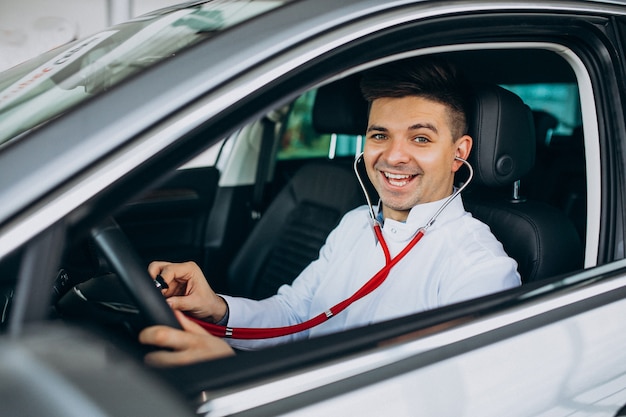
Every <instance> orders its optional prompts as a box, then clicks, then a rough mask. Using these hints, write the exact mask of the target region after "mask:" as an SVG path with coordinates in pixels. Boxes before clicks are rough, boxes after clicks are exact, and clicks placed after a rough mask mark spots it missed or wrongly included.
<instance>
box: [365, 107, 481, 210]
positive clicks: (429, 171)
mask: <svg viewBox="0 0 626 417" xmlns="http://www.w3.org/2000/svg"><path fill="white" fill-rule="evenodd" d="M454 139H456V138H453V137H452V133H451V131H450V118H449V113H448V108H447V107H446V106H445V105H443V104H440V103H438V102H435V101H432V100H428V99H425V98H422V97H417V96H407V97H402V98H379V99H376V100H374V101H373V102H372V105H371V108H370V114H369V122H368V127H367V139H366V141H365V147H364V152H363V159H364V161H365V166H366V169H367V175H368V177H369V178H370V181H371V182H372V184H373V185H374V187H375V188H376V191H378V195H379V196H380V198H381V200H382V204H383V215H384V216H385V218H391V219H395V220H399V221H404V220H406V218H407V216H408V214H409V211H410V210H411V208H413V207H414V206H416V205H417V204H421V203H428V202H431V201H437V200H440V199H442V198H445V197H447V196H449V195H450V194H451V193H452V185H453V181H454V173H455V172H456V171H457V170H458V169H459V167H460V166H461V164H462V163H461V162H459V161H455V159H454V158H455V156H458V157H460V158H463V159H466V158H467V157H468V156H469V151H470V148H471V146H472V139H471V138H470V137H469V136H467V135H465V136H462V137H461V138H459V139H457V140H456V141H455V140H454Z"/></svg>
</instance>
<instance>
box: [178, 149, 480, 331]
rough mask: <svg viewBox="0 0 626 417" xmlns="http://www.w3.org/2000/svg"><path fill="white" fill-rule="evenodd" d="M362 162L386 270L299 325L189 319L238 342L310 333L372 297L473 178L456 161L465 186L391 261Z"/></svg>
mask: <svg viewBox="0 0 626 417" xmlns="http://www.w3.org/2000/svg"><path fill="white" fill-rule="evenodd" d="M362 159H363V154H362V153H361V154H360V155H359V156H358V157H357V158H356V159H355V161H354V172H355V174H356V176H357V178H358V180H359V184H360V185H361V188H362V190H363V194H364V195H365V199H366V201H367V205H368V207H369V212H370V216H371V220H372V223H373V229H374V234H375V235H376V238H377V239H378V242H379V243H380V245H381V247H382V249H383V252H384V254H385V266H383V267H382V268H381V269H380V270H379V271H378V272H377V273H376V274H375V275H374V276H373V277H372V278H370V279H369V280H368V281H367V282H366V283H365V284H364V285H363V286H362V287H361V288H360V289H359V290H357V291H356V292H355V293H354V294H352V296H350V297H348V298H346V299H345V300H343V301H342V302H340V303H338V304H336V305H334V306H333V307H331V308H329V309H328V310H326V311H324V312H323V313H320V314H318V315H317V316H315V317H313V318H311V319H309V320H306V321H304V322H302V323H298V324H294V325H290V326H283V327H272V328H231V327H228V326H219V325H216V324H212V323H207V322H205V321H202V320H200V319H196V318H194V317H190V316H188V317H189V318H190V319H191V320H192V321H194V322H195V323H197V324H199V325H200V326H201V327H202V328H204V329H205V330H207V331H208V332H209V333H211V334H212V335H214V336H218V337H223V338H230V339H241V340H244V339H247V340H250V339H270V338H275V337H281V336H287V335H290V334H295V333H299V332H302V331H305V330H309V329H311V328H313V327H315V326H318V325H320V324H322V323H324V322H325V321H327V320H329V319H330V318H331V317H333V316H336V315H337V314H339V313H341V312H342V311H344V310H345V309H346V308H348V307H349V306H350V305H351V304H353V303H354V302H356V301H358V300H360V299H361V298H363V297H365V296H367V295H368V294H370V293H372V292H373V291H374V290H375V289H377V288H378V287H379V286H380V285H381V284H382V283H383V282H384V281H385V279H386V278H387V276H388V275H389V272H390V271H391V268H393V267H394V266H395V265H396V264H397V263H398V262H400V260H402V259H403V258H404V257H405V256H406V254H408V253H409V252H410V251H411V249H413V247H415V245H417V243H418V242H419V241H420V240H421V239H422V237H423V236H424V234H425V233H426V230H427V229H428V228H429V227H430V226H432V225H433V224H434V223H435V221H436V220H437V217H438V216H439V215H440V214H441V212H442V211H443V210H444V209H445V208H446V207H447V206H448V205H449V204H450V203H451V202H452V200H454V198H456V197H457V196H458V195H459V194H460V193H461V192H462V191H463V190H464V189H465V188H466V187H467V186H468V185H469V183H470V182H471V180H472V178H473V177H474V170H473V169H472V166H471V165H470V164H469V163H468V162H467V161H466V160H464V159H461V158H458V157H457V158H455V159H457V160H459V161H461V162H463V163H464V164H465V165H466V166H467V168H468V169H469V177H468V179H467V180H466V181H465V183H464V184H463V185H462V186H461V187H459V188H457V189H455V190H454V192H453V193H452V194H451V195H450V196H449V197H448V198H447V199H446V201H444V203H443V204H442V205H441V207H439V209H438V210H437V211H436V212H435V214H434V215H433V216H432V217H431V218H430V220H429V221H428V222H427V223H426V224H425V225H424V226H423V227H420V228H419V229H418V230H417V232H416V233H415V235H414V236H413V238H412V239H411V241H410V242H409V243H408V244H407V245H406V246H405V247H404V249H402V251H400V253H398V255H396V256H395V257H393V258H392V257H391V254H390V252H389V248H388V247H387V243H386V242H385V239H384V237H383V234H382V230H381V225H380V223H379V222H378V221H377V220H376V215H375V213H374V209H373V207H372V203H371V201H370V197H369V195H368V193H367V189H366V188H365V184H364V183H363V180H362V179H361V175H360V174H359V172H358V163H359V161H360V160H362Z"/></svg>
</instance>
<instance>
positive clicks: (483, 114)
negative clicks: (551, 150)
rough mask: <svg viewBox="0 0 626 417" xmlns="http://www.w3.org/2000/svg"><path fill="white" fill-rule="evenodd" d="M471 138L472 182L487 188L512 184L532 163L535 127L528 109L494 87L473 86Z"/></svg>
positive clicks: (520, 101)
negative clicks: (473, 175) (472, 142)
mask: <svg viewBox="0 0 626 417" xmlns="http://www.w3.org/2000/svg"><path fill="white" fill-rule="evenodd" d="M468 122H469V134H470V136H472V138H473V139H474V145H473V146H472V152H471V153H470V158H469V162H470V164H472V166H473V167H474V174H475V177H474V181H475V182H478V183H480V184H482V185H486V186H489V187H498V186H503V185H508V184H512V183H513V182H515V181H516V180H518V179H520V178H521V177H523V176H524V175H525V174H527V173H528V172H529V171H530V169H531V168H532V166H533V164H534V163H535V128H534V124H533V118H532V112H531V111H530V108H529V107H528V106H526V105H525V104H524V102H523V101H522V100H521V99H520V98H519V97H518V96H517V95H516V94H514V93H512V92H510V91H508V90H505V89H504V88H501V87H499V86H497V85H490V84H483V85H479V86H476V87H475V91H474V102H473V103H472V109H471V110H470V116H469V120H468Z"/></svg>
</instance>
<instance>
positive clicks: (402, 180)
mask: <svg viewBox="0 0 626 417" xmlns="http://www.w3.org/2000/svg"><path fill="white" fill-rule="evenodd" d="M383 175H384V176H385V178H387V181H388V182H389V184H391V185H393V186H394V187H402V186H405V185H407V184H408V183H409V182H410V181H411V180H412V179H413V177H415V175H410V174H392V173H390V172H383Z"/></svg>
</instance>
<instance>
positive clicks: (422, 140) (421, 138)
mask: <svg viewBox="0 0 626 417" xmlns="http://www.w3.org/2000/svg"><path fill="white" fill-rule="evenodd" d="M413 142H418V143H428V142H430V140H429V139H428V138H427V137H424V136H417V137H416V138H414V139H413Z"/></svg>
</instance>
